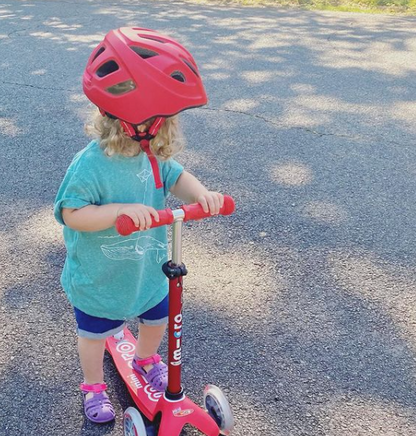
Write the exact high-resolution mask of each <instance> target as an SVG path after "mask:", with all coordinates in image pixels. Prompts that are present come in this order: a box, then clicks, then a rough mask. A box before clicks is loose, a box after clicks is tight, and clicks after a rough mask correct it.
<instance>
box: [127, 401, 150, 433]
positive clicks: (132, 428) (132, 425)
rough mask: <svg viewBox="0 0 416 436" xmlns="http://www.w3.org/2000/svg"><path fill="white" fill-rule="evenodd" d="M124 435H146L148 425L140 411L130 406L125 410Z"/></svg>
mask: <svg viewBox="0 0 416 436" xmlns="http://www.w3.org/2000/svg"><path fill="white" fill-rule="evenodd" d="M123 427H124V436H146V427H145V425H144V422H143V418H142V416H141V415H140V413H139V411H138V410H137V409H135V408H134V407H129V408H127V409H126V411H125V412H124V418H123Z"/></svg>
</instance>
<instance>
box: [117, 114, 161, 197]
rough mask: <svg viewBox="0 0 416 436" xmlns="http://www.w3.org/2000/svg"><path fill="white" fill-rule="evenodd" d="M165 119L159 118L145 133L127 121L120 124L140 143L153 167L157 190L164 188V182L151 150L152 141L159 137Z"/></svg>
mask: <svg viewBox="0 0 416 436" xmlns="http://www.w3.org/2000/svg"><path fill="white" fill-rule="evenodd" d="M165 119H166V118H163V117H157V118H156V119H155V121H154V122H153V124H152V125H151V126H150V128H149V129H148V130H146V131H145V132H139V131H138V130H137V126H136V125H135V124H130V123H127V122H126V121H121V120H120V124H121V127H122V128H123V130H124V132H125V133H126V134H127V135H128V136H130V138H131V139H133V140H134V141H137V142H139V144H140V147H141V148H142V150H143V151H144V152H145V153H146V154H147V157H148V158H149V162H150V165H151V167H152V171H153V176H154V178H155V185H156V189H160V188H163V181H162V179H161V177H160V171H159V162H158V161H157V158H156V156H155V155H154V154H153V153H152V151H151V150H150V141H151V140H152V139H153V138H154V137H155V136H156V135H157V133H158V132H159V129H160V128H161V127H162V126H163V123H164V122H165Z"/></svg>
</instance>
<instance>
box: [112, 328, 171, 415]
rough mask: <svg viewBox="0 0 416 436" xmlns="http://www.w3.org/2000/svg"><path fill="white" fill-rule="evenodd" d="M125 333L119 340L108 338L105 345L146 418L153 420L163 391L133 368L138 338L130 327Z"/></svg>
mask: <svg viewBox="0 0 416 436" xmlns="http://www.w3.org/2000/svg"><path fill="white" fill-rule="evenodd" d="M123 333H124V337H123V338H122V339H119V340H117V339H116V338H114V337H113V336H111V337H109V338H107V341H106V343H105V347H106V349H107V351H108V352H109V353H110V354H111V356H112V358H113V360H114V363H115V365H116V367H117V370H118V372H119V373H120V375H121V377H122V379H123V381H124V383H126V385H127V387H128V389H129V391H130V395H131V397H132V398H133V401H134V402H135V403H136V405H137V407H139V409H140V410H141V412H142V413H143V414H144V415H145V416H146V418H148V419H149V420H151V421H152V420H153V419H154V416H155V409H156V405H157V402H158V400H159V398H160V397H162V396H163V392H159V391H156V390H155V389H153V388H152V387H151V386H150V385H149V384H148V383H147V382H146V380H145V379H144V378H143V377H141V376H140V374H138V373H137V372H136V371H134V370H133V369H132V360H133V357H134V353H135V348H136V338H135V337H134V336H133V335H132V333H131V332H130V330H129V329H128V328H125V329H124V331H123Z"/></svg>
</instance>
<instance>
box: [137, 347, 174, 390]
mask: <svg viewBox="0 0 416 436" xmlns="http://www.w3.org/2000/svg"><path fill="white" fill-rule="evenodd" d="M161 360H162V359H161V357H160V356H159V354H154V355H153V356H150V357H148V358H147V359H140V357H138V356H134V359H133V363H132V365H133V369H134V370H135V371H137V372H138V373H139V374H140V375H141V376H142V377H144V378H145V379H146V381H147V382H148V383H149V385H150V386H151V387H152V388H153V389H156V390H157V391H160V392H164V391H165V390H166V388H167V387H168V367H167V366H166V365H165V364H164V363H163V362H162V361H161Z"/></svg>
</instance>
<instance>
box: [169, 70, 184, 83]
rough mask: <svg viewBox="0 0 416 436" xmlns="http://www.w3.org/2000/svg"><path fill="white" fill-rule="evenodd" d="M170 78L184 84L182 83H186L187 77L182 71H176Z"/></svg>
mask: <svg viewBox="0 0 416 436" xmlns="http://www.w3.org/2000/svg"><path fill="white" fill-rule="evenodd" d="M170 77H172V79H175V80H177V81H178V82H182V83H185V82H186V79H185V76H184V74H183V73H182V72H181V71H174V72H173V73H172V74H171V75H170Z"/></svg>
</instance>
